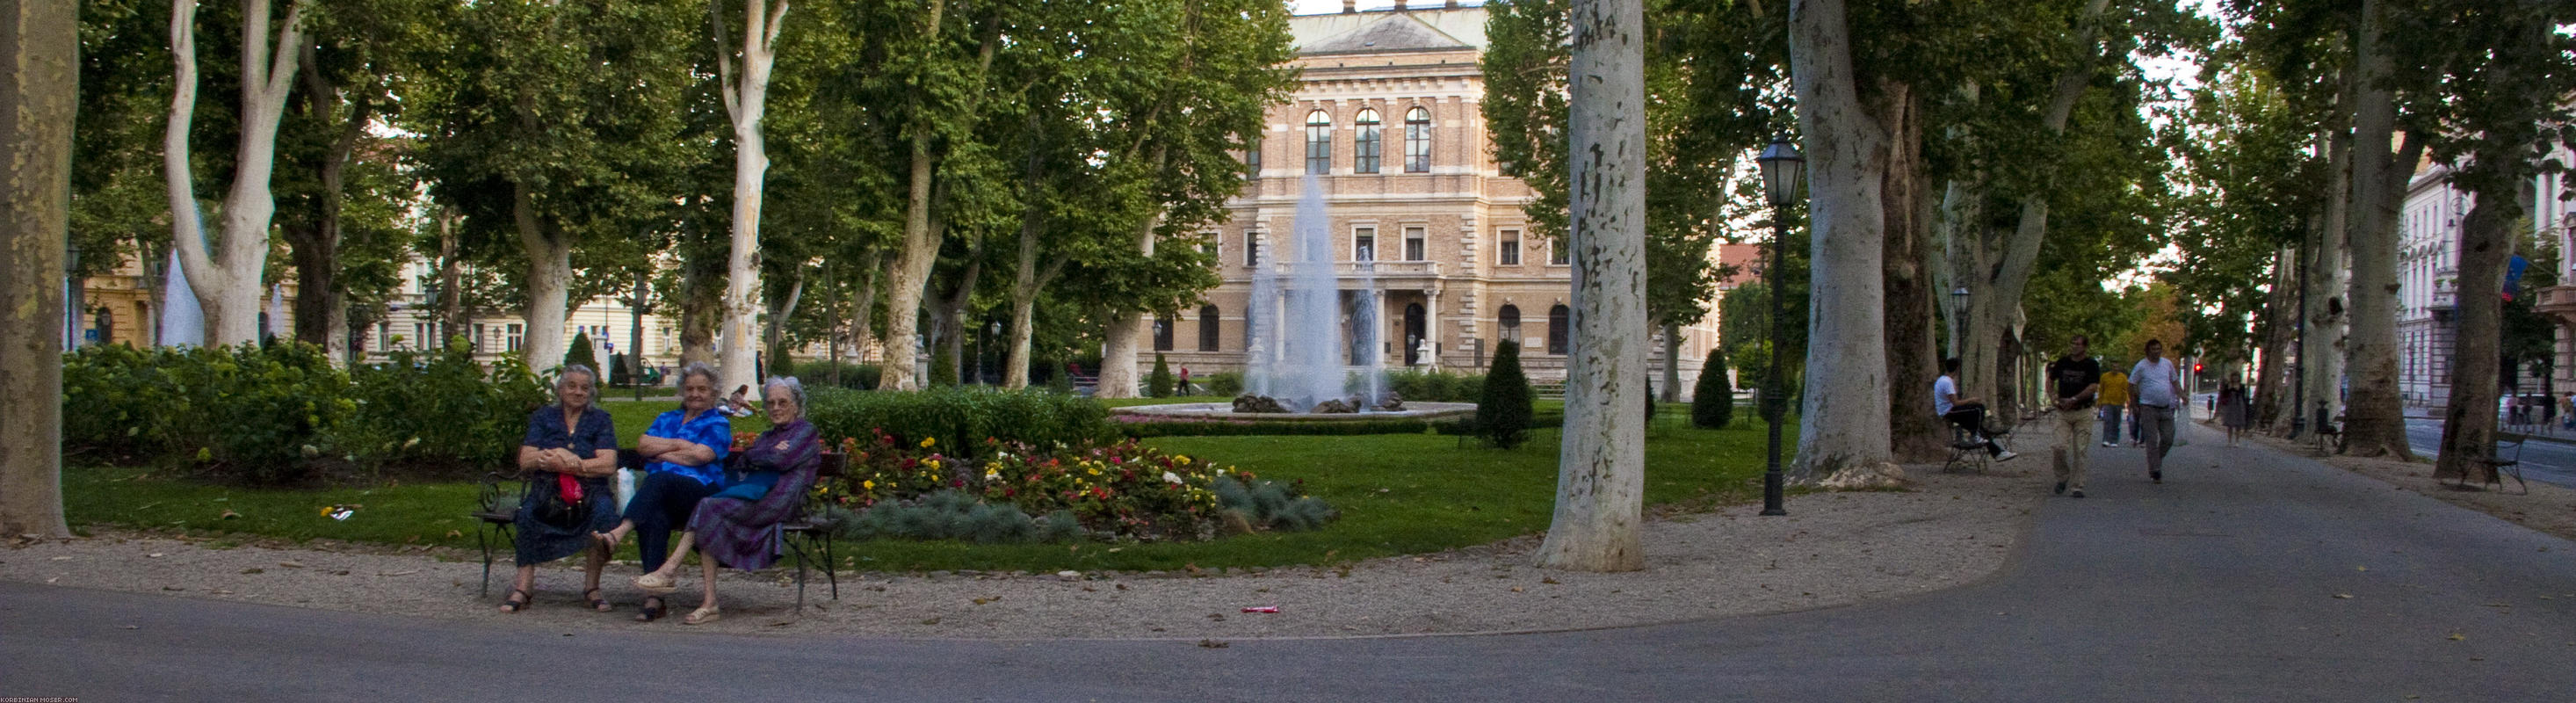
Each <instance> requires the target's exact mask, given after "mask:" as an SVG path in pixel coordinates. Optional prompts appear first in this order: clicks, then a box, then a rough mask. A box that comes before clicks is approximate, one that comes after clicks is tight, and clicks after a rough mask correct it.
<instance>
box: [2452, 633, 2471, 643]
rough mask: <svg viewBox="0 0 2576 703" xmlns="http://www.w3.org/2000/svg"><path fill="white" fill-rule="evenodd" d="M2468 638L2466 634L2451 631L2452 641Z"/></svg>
mask: <svg viewBox="0 0 2576 703" xmlns="http://www.w3.org/2000/svg"><path fill="white" fill-rule="evenodd" d="M2468 638H2469V636H2468V635H2464V634H2460V633H2457V632H2454V633H2451V641H2453V642H2459V641H2462V640H2466V639H2468Z"/></svg>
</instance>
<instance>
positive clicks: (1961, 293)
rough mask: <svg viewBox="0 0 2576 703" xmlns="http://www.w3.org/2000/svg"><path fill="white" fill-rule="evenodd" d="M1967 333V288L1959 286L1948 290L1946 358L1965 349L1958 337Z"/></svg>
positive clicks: (1956, 354)
mask: <svg viewBox="0 0 2576 703" xmlns="http://www.w3.org/2000/svg"><path fill="white" fill-rule="evenodd" d="M1967 333H1968V287H1967V286H1960V287H1957V288H1952V289H1950V353H1949V354H1948V355H1947V356H1951V357H1957V356H1959V350H1960V349H1963V348H1965V346H1964V343H1963V342H1961V341H1959V336H1960V335H1964V334H1967Z"/></svg>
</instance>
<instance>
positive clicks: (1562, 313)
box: [1547, 305, 1574, 354]
mask: <svg viewBox="0 0 2576 703" xmlns="http://www.w3.org/2000/svg"><path fill="white" fill-rule="evenodd" d="M1573 334H1574V311H1573V310H1570V309H1567V308H1566V307H1565V306H1563V305H1559V306H1556V307H1552V308H1548V309H1547V353H1549V354H1563V353H1565V349H1566V347H1567V346H1569V345H1568V344H1567V343H1566V342H1567V340H1568V338H1569V337H1572V336H1573Z"/></svg>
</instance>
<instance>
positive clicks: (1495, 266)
mask: <svg viewBox="0 0 2576 703" xmlns="http://www.w3.org/2000/svg"><path fill="white" fill-rule="evenodd" d="M1345 7H1346V9H1345V11H1344V12H1342V13H1340V14H1325V15H1304V16H1298V17H1295V18H1292V19H1291V20H1290V26H1291V29H1292V31H1293V32H1294V34H1295V41H1296V45H1297V58H1296V59H1295V64H1296V65H1297V66H1298V67H1299V68H1302V69H1304V74H1303V79H1302V82H1301V83H1300V84H1299V85H1298V87H1297V88H1296V91H1295V93H1294V95H1293V96H1292V97H1291V99H1290V100H1289V101H1288V102H1286V103H1283V104H1279V105H1274V106H1272V107H1271V108H1270V110H1269V111H1268V119H1267V125H1266V126H1265V127H1264V129H1263V130H1262V134H1261V135H1260V138H1259V140H1258V142H1257V144H1256V145H1255V146H1254V147H1253V148H1252V149H1251V150H1250V151H1249V153H1248V154H1246V157H1245V162H1246V168H1247V169H1248V170H1249V172H1250V173H1252V174H1253V178H1252V179H1251V182H1250V183H1249V184H1248V185H1247V186H1246V188H1245V191H1244V193H1243V195H1241V196H1240V197H1237V198H1235V199H1234V200H1233V201H1231V202H1230V203H1229V204H1228V207H1229V209H1230V210H1231V212H1232V216H1231V218H1230V220H1229V221H1228V222H1226V223H1225V224H1224V225H1222V226H1221V227H1220V228H1219V229H1218V230H1217V231H1215V232H1213V233H1211V234H1212V237H1211V239H1212V241H1213V244H1212V246H1214V247H1215V251H1216V253H1217V258H1218V260H1219V261H1220V264H1219V267H1218V273H1219V275H1220V277H1221V278H1222V279H1223V283H1222V284H1221V285H1219V286H1218V287H1217V288H1215V289H1214V290H1211V291H1209V292H1208V293H1207V295H1206V297H1205V299H1204V301H1203V302H1202V305H1201V306H1200V307H1199V308H1198V309H1197V310H1185V311H1181V313H1180V314H1179V315H1177V316H1175V318H1176V319H1158V320H1156V321H1155V324H1154V325H1153V326H1152V327H1151V328H1150V331H1149V334H1152V335H1153V336H1154V339H1153V341H1152V344H1151V345H1150V346H1149V347H1147V348H1150V349H1153V350H1156V351H1159V352H1161V353H1162V354H1163V355H1164V356H1165V357H1166V358H1167V359H1168V360H1169V361H1170V362H1171V363H1172V364H1174V365H1176V366H1189V367H1191V368H1192V369H1193V370H1194V371H1197V372H1200V373H1205V372H1208V371H1221V370H1234V369H1240V368H1242V367H1243V366H1244V363H1245V360H1246V358H1247V353H1246V352H1247V350H1248V349H1250V348H1251V347H1252V346H1253V340H1252V339H1251V338H1250V335H1249V333H1250V330H1251V325H1250V324H1247V322H1248V320H1247V316H1246V310H1247V309H1248V308H1250V307H1252V288H1253V280H1254V277H1255V271H1256V270H1257V269H1256V267H1260V266H1265V265H1271V264H1275V263H1277V261H1276V259H1278V258H1279V257H1278V256H1277V255H1276V252H1280V251H1284V250H1287V249H1283V247H1282V245H1285V244H1287V243H1288V240H1289V238H1290V237H1292V236H1294V232H1295V231H1296V230H1295V229H1294V228H1295V227H1296V224H1297V223H1296V214H1297V211H1298V205H1299V201H1300V199H1301V198H1302V197H1303V196H1304V195H1305V187H1306V184H1307V183H1313V184H1314V185H1315V187H1316V188H1318V189H1319V190H1320V191H1322V193H1321V198H1322V200H1323V203H1324V210H1325V212H1326V213H1328V220H1329V224H1328V225H1327V227H1328V228H1329V232H1330V233H1331V237H1332V241H1333V254H1332V259H1333V262H1334V269H1335V270H1334V275H1335V277H1336V278H1337V279H1338V280H1339V281H1340V282H1341V287H1342V290H1343V291H1344V295H1345V297H1346V299H1349V297H1350V296H1354V295H1357V294H1358V291H1361V290H1364V289H1366V288H1367V287H1369V286H1371V285H1374V286H1375V287H1376V289H1378V290H1381V291H1383V293H1382V295H1381V297H1380V303H1379V304H1380V305H1381V306H1382V309H1381V310H1379V311H1378V313H1377V314H1376V316H1375V319H1376V320H1377V321H1378V323H1379V324H1380V325H1382V328H1381V329H1380V330H1379V333H1378V335H1377V337H1378V338H1379V339H1380V340H1383V341H1382V342H1381V343H1380V349H1379V351H1380V353H1381V355H1382V356H1381V358H1382V359H1384V363H1385V364H1386V365H1388V366H1390V367H1394V366H1408V367H1413V368H1417V369H1421V368H1434V367H1436V368H1443V369H1452V370H1464V371H1468V372H1471V373H1472V372H1475V371H1477V370H1479V369H1481V368H1482V367H1484V366H1485V365H1486V364H1487V363H1488V362H1489V361H1490V359H1491V358H1492V355H1493V351H1494V349H1495V346H1496V344H1497V343H1498V342H1500V341H1502V340H1506V339H1508V340H1513V341H1517V342H1519V343H1520V344H1521V347H1522V364H1523V366H1524V367H1525V368H1526V369H1527V370H1528V372H1529V374H1530V375H1531V376H1532V377H1533V378H1537V379H1549V378H1562V377H1563V375H1564V373H1565V359H1566V357H1565V354H1566V352H1567V351H1568V349H1569V345H1570V343H1571V339H1570V337H1569V335H1570V332H1571V329H1570V325H1569V324H1568V323H1569V319H1568V318H1569V314H1570V309H1569V307H1568V306H1569V305H1570V304H1571V302H1572V301H1571V300H1570V299H1569V295H1570V293H1571V291H1572V289H1573V286H1572V282H1573V269H1572V267H1571V266H1570V265H1568V264H1569V262H1568V252H1567V251H1565V250H1564V249H1562V248H1560V247H1559V246H1557V243H1555V242H1552V241H1549V240H1548V239H1546V238H1542V237H1537V236H1533V234H1532V233H1531V232H1530V231H1529V227H1528V220H1527V217H1526V216H1525V215H1524V214H1523V213H1522V211H1521V208H1522V206H1523V205H1525V204H1527V203H1529V202H1531V201H1532V200H1534V199H1535V194H1534V193H1533V192H1532V191H1531V190H1530V188H1529V186H1528V185H1526V184H1524V183H1522V182H1521V180H1520V179H1518V178H1514V177H1512V176H1510V175H1506V174H1505V173H1504V172H1503V170H1502V168H1501V165H1500V164H1498V163H1496V161H1495V160H1494V157H1493V153H1492V146H1491V144H1492V141H1491V138H1490V137H1489V136H1488V135H1487V134H1486V131H1485V116H1484V113H1483V105H1482V101H1483V98H1484V92H1485V85H1484V78H1483V75H1482V73H1481V72H1480V70H1479V68H1478V59H1479V58H1480V56H1481V54H1482V52H1483V49H1484V47H1485V17H1486V13H1485V9H1484V8H1482V7H1445V6H1444V7H1426V8H1420V9H1413V8H1408V7H1406V6H1405V5H1404V4H1402V3H1399V4H1398V5H1397V6H1396V7H1395V8H1394V9H1391V10H1382V11H1369V12H1358V11H1355V10H1350V9H1348V6H1347V5H1346V6H1345ZM1310 177H1311V179H1310ZM1710 307H1711V309H1712V310H1714V309H1715V306H1714V305H1712V306H1710ZM1354 317H1355V318H1364V316H1354ZM1346 324H1347V323H1346ZM1355 336H1357V335H1354V334H1351V331H1350V330H1349V329H1348V327H1347V326H1346V327H1345V337H1355ZM1683 338H1684V339H1683V345H1682V351H1681V358H1682V368H1683V371H1684V373H1683V382H1684V383H1691V382H1693V381H1694V380H1695V379H1696V377H1697V371H1698V367H1699V365H1700V364H1699V362H1700V360H1701V359H1703V358H1705V356H1706V354H1707V351H1708V346H1709V345H1710V344H1713V343H1715V341H1716V338H1717V325H1716V317H1715V315H1714V313H1713V312H1712V314H1711V315H1710V316H1709V318H1708V319H1706V320H1703V321H1702V323H1701V324H1698V325H1693V326H1690V327H1687V328H1684V331H1683ZM1651 348H1652V349H1653V350H1654V351H1653V352H1652V353H1653V355H1654V357H1655V360H1656V363H1658V364H1660V363H1661V359H1662V350H1663V347H1662V345H1661V344H1660V343H1658V344H1655V345H1652V346H1651ZM1140 363H1141V364H1147V365H1150V364H1151V363H1152V359H1151V358H1150V357H1148V358H1145V359H1142V360H1140Z"/></svg>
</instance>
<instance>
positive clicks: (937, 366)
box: [930, 352, 957, 388]
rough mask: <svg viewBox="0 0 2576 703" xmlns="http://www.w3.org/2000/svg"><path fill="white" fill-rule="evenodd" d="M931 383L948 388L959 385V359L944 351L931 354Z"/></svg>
mask: <svg viewBox="0 0 2576 703" xmlns="http://www.w3.org/2000/svg"><path fill="white" fill-rule="evenodd" d="M930 385H931V387H933V388H946V387H950V386H955V385H957V359H956V357H952V356H949V355H947V354H946V353H943V352H931V354H930Z"/></svg>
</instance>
